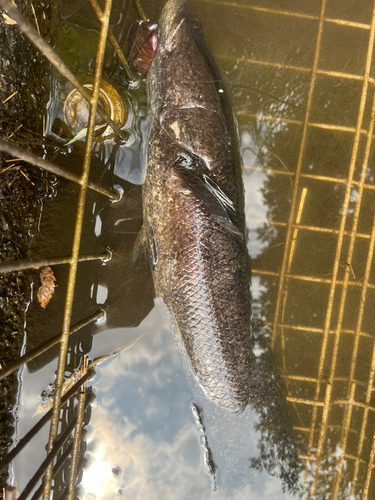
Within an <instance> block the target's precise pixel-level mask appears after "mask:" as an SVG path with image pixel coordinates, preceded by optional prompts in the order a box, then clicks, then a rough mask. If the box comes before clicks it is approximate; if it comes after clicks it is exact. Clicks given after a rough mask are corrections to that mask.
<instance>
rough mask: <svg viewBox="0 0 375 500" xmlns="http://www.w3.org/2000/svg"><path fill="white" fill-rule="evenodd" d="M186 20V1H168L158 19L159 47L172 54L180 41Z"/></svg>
mask: <svg viewBox="0 0 375 500" xmlns="http://www.w3.org/2000/svg"><path fill="white" fill-rule="evenodd" d="M187 18H188V9H187V1H186V0H169V1H168V2H167V3H166V5H165V7H164V9H163V12H162V14H161V17H160V23H159V26H160V32H161V37H160V45H161V46H162V47H164V48H165V49H166V50H167V51H168V52H172V51H173V50H174V49H175V47H176V46H177V45H178V42H179V40H180V39H181V34H182V31H183V28H184V25H185V24H186V20H187Z"/></svg>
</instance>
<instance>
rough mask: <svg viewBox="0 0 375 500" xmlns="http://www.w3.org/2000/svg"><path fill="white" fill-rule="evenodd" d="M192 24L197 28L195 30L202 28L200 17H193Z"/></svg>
mask: <svg viewBox="0 0 375 500" xmlns="http://www.w3.org/2000/svg"><path fill="white" fill-rule="evenodd" d="M191 25H192V27H193V28H194V29H195V30H200V29H201V27H202V25H201V23H200V22H199V21H198V19H192V21H191Z"/></svg>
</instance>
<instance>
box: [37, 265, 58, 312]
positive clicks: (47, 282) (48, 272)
mask: <svg viewBox="0 0 375 500" xmlns="http://www.w3.org/2000/svg"><path fill="white" fill-rule="evenodd" d="M40 281H41V282H42V286H40V287H39V289H38V292H37V294H36V296H37V298H38V302H39V304H40V306H41V307H42V308H43V309H45V308H46V306H47V305H48V303H49V301H50V300H51V298H52V295H53V294H54V293H55V281H56V278H55V275H54V274H53V271H52V269H51V268H50V267H48V266H47V267H43V269H42V270H41V271H40Z"/></svg>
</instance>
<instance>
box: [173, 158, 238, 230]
mask: <svg viewBox="0 0 375 500" xmlns="http://www.w3.org/2000/svg"><path fill="white" fill-rule="evenodd" d="M175 168H176V169H177V172H178V175H179V176H180V177H181V178H182V179H183V180H184V181H185V182H186V184H187V185H188V186H189V187H190V188H191V190H192V191H193V193H194V194H195V195H196V196H197V197H198V198H199V199H200V200H201V201H202V202H203V203H204V205H205V207H206V208H207V209H208V211H209V212H210V214H211V215H212V216H213V217H214V219H215V220H216V221H217V222H218V223H219V224H220V225H221V226H222V227H223V228H224V229H226V230H227V231H229V232H230V233H232V234H235V235H236V236H239V237H241V238H244V234H243V233H242V231H240V230H239V229H238V227H237V226H236V225H235V224H234V223H233V222H232V220H231V219H232V218H234V217H235V215H236V213H235V208H234V205H233V203H232V201H231V200H230V199H229V198H228V196H227V195H226V194H225V193H224V192H223V191H222V190H221V189H220V187H219V186H218V185H217V184H216V182H214V181H213V180H212V179H210V178H209V177H208V176H207V175H206V174H202V175H199V174H198V173H197V172H196V171H195V170H194V169H191V168H189V167H187V166H186V160H185V159H183V161H181V162H179V161H177V162H176V164H175Z"/></svg>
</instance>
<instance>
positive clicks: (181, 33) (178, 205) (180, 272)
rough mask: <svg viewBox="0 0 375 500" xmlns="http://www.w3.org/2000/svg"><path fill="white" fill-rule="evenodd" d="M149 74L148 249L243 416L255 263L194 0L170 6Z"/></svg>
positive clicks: (230, 136)
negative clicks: (192, 11) (251, 260)
mask: <svg viewBox="0 0 375 500" xmlns="http://www.w3.org/2000/svg"><path fill="white" fill-rule="evenodd" d="M159 34H160V39H159V46H158V50H157V51H156V56H155V58H154V60H153V62H152V64H151V66H150V70H149V74H148V84H147V85H148V97H149V104H150V113H149V122H148V128H147V137H146V157H147V173H146V179H145V183H144V186H143V216H144V224H143V228H142V230H141V232H140V234H139V236H138V241H137V243H136V247H135V253H134V259H135V260H137V259H138V258H139V253H140V250H139V249H140V248H141V246H142V244H144V245H145V246H146V248H148V254H149V258H150V262H151V267H152V270H153V279H154V285H155V291H156V294H157V295H159V296H161V297H162V298H163V300H164V302H165V304H166V305H167V307H168V309H169V310H170V311H171V313H172V316H173V317H174V318H175V322H176V324H177V327H178V331H179V333H180V335H181V337H182V340H183V344H184V346H185V349H186V352H187V355H188V359H189V362H190V365H191V368H192V371H193V373H194V375H195V377H196V379H197V380H198V382H199V384H200V385H201V387H202V388H203V390H204V391H205V393H206V395H207V396H208V398H209V399H210V400H212V401H214V402H215V403H217V404H218V405H220V406H222V407H225V408H227V409H229V410H231V411H233V412H237V413H239V412H241V411H242V410H243V409H244V408H245V407H246V405H247V404H248V402H249V399H250V396H251V390H250V387H251V383H250V382H251V371H252V366H253V364H254V356H253V352H252V343H251V330H250V329H251V327H250V318H251V295H250V263H249V256H248V253H247V249H246V241H245V215H244V189H243V183H242V176H241V168H240V159H239V153H238V144H237V140H236V134H235V126H234V121H233V116H232V110H231V106H230V102H229V99H228V96H227V92H226V90H225V87H224V85H223V81H222V77H221V75H220V73H219V70H218V68H217V66H216V64H215V62H214V60H213V57H212V54H211V52H210V50H209V48H208V46H207V44H206V42H205V40H204V37H203V35H202V33H201V32H200V31H199V30H198V29H196V22H193V21H192V18H191V17H190V15H189V12H188V6H187V4H186V1H185V0H169V1H168V2H167V4H166V6H165V7H164V9H163V12H162V15H161V19H160V24H159Z"/></svg>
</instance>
